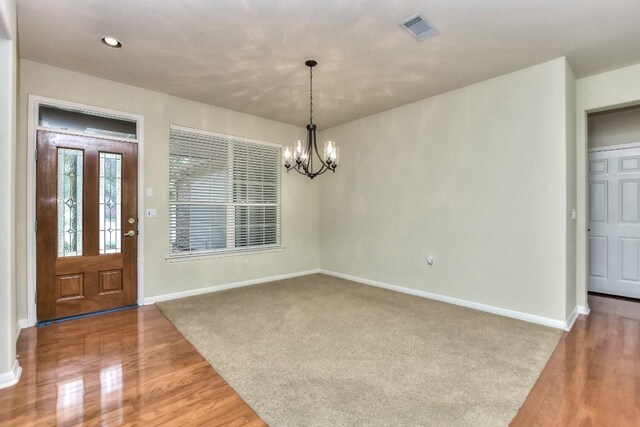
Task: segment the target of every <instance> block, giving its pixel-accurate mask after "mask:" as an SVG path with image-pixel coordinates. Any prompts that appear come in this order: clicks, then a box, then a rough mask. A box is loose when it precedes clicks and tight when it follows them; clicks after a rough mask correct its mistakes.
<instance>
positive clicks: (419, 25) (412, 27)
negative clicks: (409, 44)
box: [400, 13, 440, 41]
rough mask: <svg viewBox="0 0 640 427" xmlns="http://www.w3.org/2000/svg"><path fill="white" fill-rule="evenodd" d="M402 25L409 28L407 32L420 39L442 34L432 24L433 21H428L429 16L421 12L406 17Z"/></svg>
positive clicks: (406, 28)
mask: <svg viewBox="0 0 640 427" xmlns="http://www.w3.org/2000/svg"><path fill="white" fill-rule="evenodd" d="M400 26H401V27H402V28H404V29H405V30H407V32H408V33H409V34H411V35H412V36H413V37H414V38H415V39H416V40H418V41H422V40H426V39H428V38H431V37H433V36H435V35H436V34H440V31H438V30H437V29H436V27H434V26H433V25H431V23H430V22H429V21H427V18H425V17H424V16H422V14H421V13H416V14H415V15H413V16H410V17H409V18H407V19H405V20H404V21H402V22H401V23H400Z"/></svg>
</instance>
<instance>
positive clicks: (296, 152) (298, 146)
mask: <svg viewBox="0 0 640 427" xmlns="http://www.w3.org/2000/svg"><path fill="white" fill-rule="evenodd" d="M304 156H305V153H304V150H303V148H302V141H300V140H297V141H296V142H295V143H294V144H293V157H294V159H295V160H296V163H298V164H300V163H302V162H303V161H304Z"/></svg>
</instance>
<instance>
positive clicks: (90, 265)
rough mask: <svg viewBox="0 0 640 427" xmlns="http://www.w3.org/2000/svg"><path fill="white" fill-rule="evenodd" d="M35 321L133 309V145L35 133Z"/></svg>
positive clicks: (134, 177) (134, 203) (135, 220)
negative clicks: (36, 151)
mask: <svg viewBox="0 0 640 427" xmlns="http://www.w3.org/2000/svg"><path fill="white" fill-rule="evenodd" d="M37 142H38V155H37V163H36V164H37V190H36V221H37V224H36V227H37V228H36V245H37V248H36V264H37V277H36V281H37V295H36V305H37V313H38V321H44V320H50V319H58V318H62V317H68V316H75V315H78V314H84V313H91V312H95V311H100V310H107V309H111V308H117V307H123V306H127V305H133V304H136V302H137V298H138V297H137V257H138V254H137V253H138V243H137V240H138V239H137V224H138V214H137V186H138V184H137V176H138V175H137V174H138V172H137V152H138V147H137V145H136V144H135V143H129V142H120V141H111V140H107V139H101V138H92V137H86V136H76V135H68V134H63V133H56V132H49V131H39V132H38V135H37Z"/></svg>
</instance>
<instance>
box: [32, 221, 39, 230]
mask: <svg viewBox="0 0 640 427" xmlns="http://www.w3.org/2000/svg"><path fill="white" fill-rule="evenodd" d="M33 231H35V232H36V233H37V232H38V221H33Z"/></svg>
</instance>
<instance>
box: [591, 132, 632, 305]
mask: <svg viewBox="0 0 640 427" xmlns="http://www.w3.org/2000/svg"><path fill="white" fill-rule="evenodd" d="M637 148H640V141H639V142H632V143H629V144H618V145H607V146H604V147H593V148H587V158H586V169H585V172H586V174H585V175H586V176H585V190H586V191H585V192H586V194H585V201H586V208H585V224H586V226H585V229H584V235H585V263H584V265H585V278H584V279H585V280H584V290H585V295H588V294H589V271H590V270H589V267H590V266H589V263H590V256H589V255H590V253H589V212H590V206H591V204H590V200H589V191H590V190H589V188H590V187H589V155H590V154H591V153H601V152H604V151H624V150H632V149H637ZM586 301H588V299H586ZM586 307H587V313H586V314H589V311H590V310H589V308H588V307H589V306H588V304H587V306H586Z"/></svg>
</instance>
